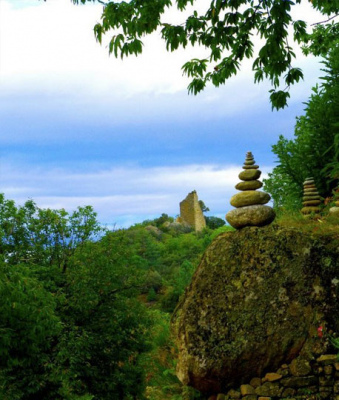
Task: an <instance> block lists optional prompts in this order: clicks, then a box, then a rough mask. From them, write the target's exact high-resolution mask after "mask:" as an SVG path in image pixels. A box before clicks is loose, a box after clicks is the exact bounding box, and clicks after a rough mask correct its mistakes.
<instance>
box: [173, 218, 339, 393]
mask: <svg viewBox="0 0 339 400" xmlns="http://www.w3.org/2000/svg"><path fill="white" fill-rule="evenodd" d="M338 238H339V234H338V235H336V236H324V237H323V236H321V235H317V236H316V237H315V236H314V235H313V236H311V234H307V233H305V232H300V231H298V230H294V229H291V228H290V229H286V228H284V229H283V228H279V227H277V226H274V225H271V226H267V227H264V228H257V227H247V228H244V229H241V230H239V231H236V232H227V233H224V234H221V235H219V236H218V237H217V238H216V239H215V240H214V241H213V242H212V244H211V245H210V247H209V248H208V249H207V251H206V252H205V254H204V256H203V258H202V261H201V263H200V265H199V267H198V269H197V271H196V273H195V275H194V277H193V280H192V283H191V285H190V286H189V287H188V289H187V290H186V293H185V297H184V298H183V299H182V301H181V302H180V304H179V305H178V307H177V309H176V310H175V312H174V314H173V319H172V324H173V331H174V333H175V337H176V340H177V345H178V349H179V357H178V366H177V373H178V377H179V379H180V380H181V381H182V382H183V383H185V384H188V385H190V386H193V387H195V388H197V389H198V390H200V391H202V392H204V393H206V394H213V393H220V392H223V393H227V390H228V389H230V388H235V387H239V386H240V384H243V383H247V382H250V380H251V379H252V378H254V377H258V376H263V374H264V373H266V372H269V371H275V370H277V369H278V367H279V366H280V365H282V364H284V363H290V362H292V360H293V359H294V358H296V356H298V355H300V356H301V357H303V359H306V360H310V359H312V358H314V357H318V356H319V355H320V354H322V353H323V352H325V350H326V349H324V347H325V345H324V340H323V339H321V338H319V336H318V334H317V328H318V327H319V326H320V325H321V326H322V327H324V329H326V330H329V329H333V331H335V332H338V331H339V319H338V318H337V315H338V312H339V301H338V298H339V291H338V287H339V284H338V283H339V279H338V275H339V273H338V265H339V247H338ZM297 368H298V369H300V368H301V366H297V365H296V369H297ZM296 375H297V374H296Z"/></svg>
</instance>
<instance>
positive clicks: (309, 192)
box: [301, 178, 321, 216]
mask: <svg viewBox="0 0 339 400" xmlns="http://www.w3.org/2000/svg"><path fill="white" fill-rule="evenodd" d="M320 204H321V197H320V195H319V193H318V190H317V188H316V186H315V183H314V179H313V178H306V180H305V182H304V196H303V208H302V209H301V213H302V214H304V215H305V216H309V215H310V214H319V213H320V208H319V206H320Z"/></svg>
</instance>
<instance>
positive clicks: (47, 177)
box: [2, 163, 271, 224]
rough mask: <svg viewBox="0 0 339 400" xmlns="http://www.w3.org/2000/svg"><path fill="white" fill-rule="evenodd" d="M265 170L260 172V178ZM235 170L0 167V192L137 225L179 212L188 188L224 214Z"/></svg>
mask: <svg viewBox="0 0 339 400" xmlns="http://www.w3.org/2000/svg"><path fill="white" fill-rule="evenodd" d="M270 169H271V168H269V167H264V168H261V170H262V171H263V176H262V177H263V178H265V177H266V176H267V172H268V171H269V170H270ZM240 171H241V166H236V165H187V166H177V167H153V168H152V167H150V168H139V167H133V166H132V167H124V168H113V169H106V170H102V171H97V172H84V173H71V172H69V171H67V170H63V169H49V170H45V169H42V168H29V167H26V168H23V167H20V168H19V167H18V166H16V167H13V166H11V165H8V164H5V165H4V163H3V165H2V176H3V179H2V181H3V182H2V188H3V191H4V193H5V194H6V197H7V198H10V199H13V200H15V201H17V202H18V203H19V204H23V203H24V202H25V201H26V200H27V199H28V198H32V199H33V200H35V201H36V203H37V204H38V205H39V206H40V207H42V208H48V207H49V208H65V209H67V210H72V209H75V208H76V207H77V206H83V205H92V206H93V207H94V208H95V210H96V211H97V212H98V214H99V219H100V220H101V222H103V223H110V224H112V223H114V222H117V221H121V222H123V223H124V224H126V220H127V221H132V222H138V221H140V220H142V219H146V218H149V217H151V216H157V215H160V214H161V213H167V214H169V215H176V214H178V213H179V202H180V201H181V200H183V199H184V198H185V197H186V195H187V194H188V193H189V192H191V191H192V190H197V193H198V195H199V198H200V199H202V200H204V202H205V204H206V205H207V206H208V207H209V208H210V209H211V213H212V214H213V215H216V214H222V213H225V212H226V211H227V210H229V209H230V205H229V199H230V198H231V196H232V195H233V194H235V192H236V190H235V189H234V185H235V184H236V183H237V181H238V178H237V176H238V174H239V172H240Z"/></svg>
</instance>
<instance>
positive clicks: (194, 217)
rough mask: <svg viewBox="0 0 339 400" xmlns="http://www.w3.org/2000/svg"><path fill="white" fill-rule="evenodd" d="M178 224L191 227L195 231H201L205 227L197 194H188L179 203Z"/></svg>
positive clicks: (194, 192)
mask: <svg viewBox="0 0 339 400" xmlns="http://www.w3.org/2000/svg"><path fill="white" fill-rule="evenodd" d="M180 222H181V223H184V224H185V223H186V224H187V225H189V226H191V227H192V228H193V229H194V230H195V231H201V230H202V229H204V228H205V226H206V221H205V217H204V214H203V213H202V211H201V207H200V205H199V201H198V195H197V192H196V191H195V190H194V191H193V192H191V193H189V194H188V195H187V197H186V199H185V200H183V201H182V202H181V203H180Z"/></svg>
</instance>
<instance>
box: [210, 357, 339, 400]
mask: <svg viewBox="0 0 339 400" xmlns="http://www.w3.org/2000/svg"><path fill="white" fill-rule="evenodd" d="M272 398H274V399H276V400H279V399H286V398H290V399H291V400H339V361H338V357H337V355H336V354H325V355H322V356H320V357H319V358H318V359H317V360H314V361H313V362H309V361H307V360H305V359H302V358H296V359H294V360H293V361H292V363H291V364H289V365H287V364H283V365H282V366H281V368H280V369H279V370H278V371H277V372H271V373H267V374H266V375H265V377H263V378H252V379H251V381H250V383H249V384H244V385H241V386H240V388H237V389H231V390H229V391H228V392H227V394H224V393H219V394H216V395H212V396H210V397H209V398H208V400H239V399H241V400H271V399H272Z"/></svg>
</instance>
